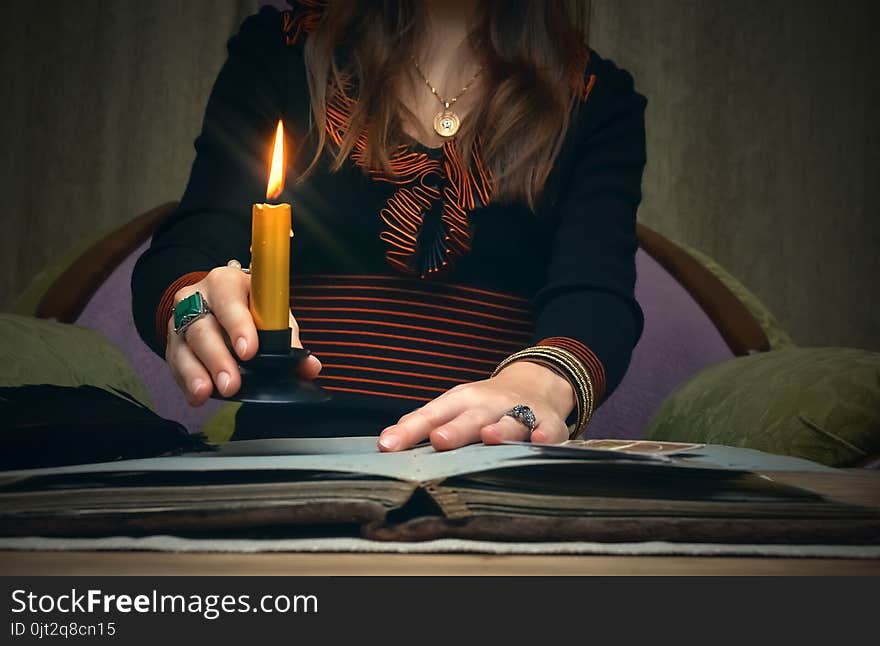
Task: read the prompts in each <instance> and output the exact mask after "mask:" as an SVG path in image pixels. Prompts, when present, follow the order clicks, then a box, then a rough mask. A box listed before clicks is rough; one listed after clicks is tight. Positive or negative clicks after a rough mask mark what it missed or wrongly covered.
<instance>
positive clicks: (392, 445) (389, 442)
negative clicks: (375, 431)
mask: <svg viewBox="0 0 880 646" xmlns="http://www.w3.org/2000/svg"><path fill="white" fill-rule="evenodd" d="M379 446H381V447H382V448H383V449H385V450H387V451H393V450H394V449H396V448H397V447H398V446H400V438H399V437H397V436H396V435H390V434H389V435H383V436H382V437H380V438H379Z"/></svg>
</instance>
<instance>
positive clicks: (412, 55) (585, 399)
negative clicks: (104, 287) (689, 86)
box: [133, 0, 646, 451]
mask: <svg viewBox="0 0 880 646" xmlns="http://www.w3.org/2000/svg"><path fill="white" fill-rule="evenodd" d="M645 105H646V101H645V99H644V97H642V96H641V95H639V94H638V93H636V92H635V90H634V89H633V82H632V78H631V76H630V75H629V74H628V73H626V72H625V71H623V70H620V69H618V68H617V67H615V66H614V65H613V63H611V62H609V61H606V60H603V59H602V58H601V57H600V56H599V55H598V54H596V53H595V52H593V51H591V50H589V49H588V48H587V47H586V45H585V44H584V42H583V38H582V36H581V34H580V32H579V31H578V30H577V29H576V28H575V27H574V22H573V20H572V19H571V18H570V16H569V13H568V12H567V9H566V5H565V3H564V2H563V1H562V0H557V1H551V2H544V1H538V0H520V1H518V2H508V1H504V2H502V1H499V0H483V1H479V0H430V1H428V0H422V1H420V2H414V1H413V0H400V1H399V2H392V1H388V2H382V3H378V2H371V1H369V0H361V1H359V2H358V1H351V0H349V1H345V2H343V1H336V2H334V1H333V0H330V1H329V2H318V1H317V0H301V1H300V2H294V3H291V9H290V10H288V11H285V12H278V11H276V10H275V9H269V8H264V9H262V10H261V12H260V13H259V14H258V15H256V16H253V17H251V18H249V19H248V20H247V21H246V22H245V23H244V25H243V26H242V28H241V31H240V33H239V34H238V35H237V36H236V37H234V38H233V39H232V40H231V41H230V43H229V57H228V60H227V61H226V63H225V65H224V67H223V69H222V71H221V72H220V75H219V77H218V79H217V81H216V84H215V86H214V88H213V91H212V95H211V98H210V101H209V104H208V107H207V111H206V114H205V120H204V125H203V130H202V133H201V134H200V136H199V137H198V139H197V140H196V150H197V157H196V160H195V162H194V165H193V168H192V174H191V177H190V181H189V184H188V186H187V189H186V192H185V194H184V196H183V198H182V200H181V203H180V207H179V209H178V210H177V212H176V213H175V214H174V216H173V217H172V218H170V220H169V221H168V222H166V223H165V224H164V225H163V226H162V228H161V229H160V230H159V231H158V232H157V233H156V235H155V237H154V239H153V243H152V246H151V247H150V249H149V250H148V251H147V252H146V253H145V254H144V255H143V257H141V258H140V260H139V262H138V265H137V267H136V269H135V273H134V277H133V292H134V309H135V319H136V321H137V323H138V329H139V331H140V333H141V335H142V336H143V338H144V339H145V340H146V341H147V342H148V343H149V344H150V345H151V346H152V347H153V348H154V349H156V351H157V352H159V353H164V356H165V357H166V359H167V361H168V364H169V366H170V367H171V370H172V372H173V373H174V375H175V378H176V379H177V381H178V383H179V384H180V387H181V388H182V389H183V391H184V392H185V393H186V396H187V398H188V400H189V402H190V403H192V404H193V405H199V404H201V403H203V402H204V401H205V400H206V399H207V398H208V397H209V396H210V395H211V393H212V390H213V389H216V390H217V391H218V392H219V393H220V394H222V395H224V396H229V395H232V394H233V393H235V392H236V391H237V389H238V388H239V385H240V376H239V373H238V368H237V364H236V361H237V360H239V359H240V360H247V359H249V358H251V357H253V356H254V354H255V353H256V351H257V335H256V330H255V327H254V323H253V320H252V318H251V315H250V313H249V311H248V295H249V290H250V282H249V276H248V275H247V274H246V273H244V272H242V271H241V270H240V269H238V268H237V262H236V261H238V262H241V263H243V264H246V262H247V259H248V258H249V243H250V205H251V204H252V203H255V202H262V201H264V195H265V185H266V171H267V168H266V162H267V159H268V148H267V146H268V145H269V143H270V142H271V141H272V138H273V133H274V130H275V126H276V123H277V121H278V120H279V119H283V121H284V124H285V128H286V129H287V130H288V131H289V132H290V133H291V135H290V141H291V142H292V144H293V147H294V149H295V151H296V154H295V159H289V160H288V165H289V167H290V170H289V172H288V177H289V178H291V177H294V178H297V181H295V182H291V181H288V189H287V191H286V193H285V195H284V196H283V197H282V200H279V201H285V202H290V203H291V204H292V205H293V222H294V224H293V226H294V230H295V232H296V235H295V237H294V238H293V240H292V243H291V245H292V246H291V258H292V261H291V265H292V267H291V290H292V296H291V301H292V307H291V309H292V317H293V316H295V319H292V321H293V327H294V330H295V332H294V339H293V342H292V343H293V345H295V346H297V347H299V346H301V344H303V343H304V344H305V346H306V347H307V348H309V349H311V350H312V351H313V352H314V355H313V356H311V357H309V359H308V360H307V361H306V362H305V363H304V364H302V366H301V370H302V374H303V376H304V377H306V378H308V379H315V378H317V379H318V383H320V384H321V385H322V386H324V388H326V389H327V390H329V391H330V392H332V393H333V401H332V402H331V404H329V405H324V406H318V405H315V406H311V407H310V406H303V407H302V410H301V414H300V415H299V416H298V420H299V421H300V422H301V426H300V427H298V428H297V429H292V432H294V433H299V434H305V435H325V434H330V435H333V434H337V433H339V434H342V433H346V434H352V432H353V430H354V431H355V434H363V433H370V434H374V433H375V432H376V431H377V430H379V429H380V428H383V427H384V430H382V431H381V434H380V435H379V439H378V444H379V447H380V449H381V450H384V451H399V450H403V449H407V448H410V447H412V446H414V445H416V444H418V443H420V442H422V441H424V440H430V442H431V444H432V445H433V446H434V447H435V448H436V449H437V450H447V449H452V448H456V447H460V446H463V445H465V444H469V443H474V442H481V441H482V442H486V443H498V442H501V441H504V440H524V439H530V440H531V441H533V442H542V443H555V442H561V441H564V440H566V439H568V438H569V437H573V436H575V435H577V434H579V433H581V432H583V430H584V428H585V427H586V425H587V423H588V421H589V419H590V416H591V415H592V412H593V411H594V410H595V409H596V407H597V406H599V405H600V404H601V402H602V401H603V400H604V399H605V398H607V396H608V395H609V394H610V393H611V392H612V391H613V390H614V389H615V387H616V386H617V385H618V384H619V383H620V380H621V379H622V377H623V375H624V373H625V371H626V368H627V365H628V363H629V359H630V355H631V352H632V348H633V347H634V345H635V343H636V342H637V341H638V339H639V336H640V334H641V330H642V324H643V319H642V312H641V309H640V308H639V305H638V303H637V302H636V300H635V298H634V295H633V290H634V285H635V262H634V256H635V251H636V247H637V242H636V236H635V216H636V209H637V207H638V204H639V202H640V199H641V192H640V184H641V175H642V170H643V168H644V164H645V135H644V109H645ZM195 292H200V293H201V294H202V296H203V297H204V299H205V300H206V301H207V303H209V304H210V308H211V310H212V315H208V316H206V317H204V318H202V319H201V320H199V321H197V322H196V323H194V324H193V325H192V326H190V327H189V328H188V329H186V330H185V332H184V333H183V334H176V333H175V331H174V325H173V317H172V310H173V306H174V304H175V303H176V302H179V301H180V300H181V299H182V298H185V297H187V296H189V295H191V294H193V293H195ZM358 429H362V430H358Z"/></svg>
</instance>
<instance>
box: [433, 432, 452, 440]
mask: <svg viewBox="0 0 880 646" xmlns="http://www.w3.org/2000/svg"><path fill="white" fill-rule="evenodd" d="M436 435H437V437H439V438H440V439H441V440H443V441H444V442H447V443H448V442H449V433H447V432H446V431H437V433H436Z"/></svg>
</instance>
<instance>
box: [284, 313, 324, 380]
mask: <svg viewBox="0 0 880 646" xmlns="http://www.w3.org/2000/svg"><path fill="white" fill-rule="evenodd" d="M289 321H290V330H291V334H290V347H292V348H301V347H303V346H302V341H301V340H300V338H299V324H298V323H297V322H296V318H294V316H293V312H290V318H289ZM296 371H297V373H299V376H300V377H302V378H303V379H314V378H315V377H317V376H318V374H319V373H320V372H321V361H320V360H319V359H318V357H316V356H315V355H313V354H310V355H309V356H308V357H306V358H305V360H304V361H303V362H302V363H301V364H299V366H297V369H296Z"/></svg>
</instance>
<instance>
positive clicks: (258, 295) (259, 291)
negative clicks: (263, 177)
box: [250, 121, 293, 331]
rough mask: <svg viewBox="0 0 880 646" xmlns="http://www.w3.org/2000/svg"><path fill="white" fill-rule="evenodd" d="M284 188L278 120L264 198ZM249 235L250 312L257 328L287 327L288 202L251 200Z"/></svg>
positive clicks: (288, 310)
mask: <svg viewBox="0 0 880 646" xmlns="http://www.w3.org/2000/svg"><path fill="white" fill-rule="evenodd" d="M283 190H284V126H283V125H282V123H281V121H279V122H278V128H277V129H276V131H275V145H274V147H273V149H272V165H271V169H270V171H269V184H268V186H267V188H266V201H267V202H268V201H269V200H273V199H275V198H277V197H279V196H280V195H281V192H282V191H283ZM252 213H253V229H252V236H251V301H250V308H251V314H252V315H253V317H254V323H256V326H257V329H258V330H264V331H279V330H288V329H289V325H290V322H289V318H288V313H289V312H290V237H291V236H292V235H293V232H292V230H291V228H290V226H291V225H290V204H254V206H253V211H252Z"/></svg>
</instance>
